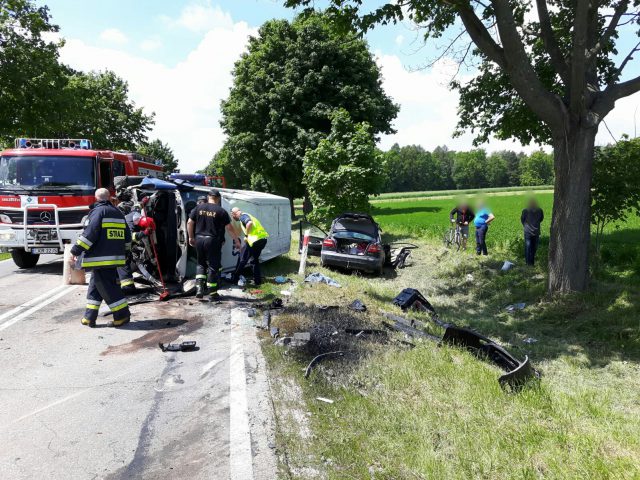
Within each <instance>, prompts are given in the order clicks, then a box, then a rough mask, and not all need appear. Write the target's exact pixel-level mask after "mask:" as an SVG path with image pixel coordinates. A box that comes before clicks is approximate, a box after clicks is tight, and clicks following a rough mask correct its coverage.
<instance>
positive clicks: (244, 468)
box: [229, 310, 253, 480]
mask: <svg viewBox="0 0 640 480" xmlns="http://www.w3.org/2000/svg"><path fill="white" fill-rule="evenodd" d="M244 323H245V314H244V313H242V312H241V311H239V310H233V311H232V312H231V325H232V328H231V332H230V341H231V353H230V358H229V448H230V451H229V477H230V478H232V479H233V480H252V479H253V456H252V454H251V431H250V429H249V408H248V404H247V403H248V402H247V377H246V372H245V368H244V346H243V343H242V342H243V340H242V332H243V328H242V325H243V324H244Z"/></svg>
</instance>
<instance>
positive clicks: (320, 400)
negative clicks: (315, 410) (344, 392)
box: [316, 397, 333, 403]
mask: <svg viewBox="0 0 640 480" xmlns="http://www.w3.org/2000/svg"><path fill="white" fill-rule="evenodd" d="M316 400H318V401H319V402H324V403H333V400H331V399H330V398H325V397H316Z"/></svg>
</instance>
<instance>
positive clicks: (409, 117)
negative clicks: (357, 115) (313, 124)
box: [377, 53, 640, 152]
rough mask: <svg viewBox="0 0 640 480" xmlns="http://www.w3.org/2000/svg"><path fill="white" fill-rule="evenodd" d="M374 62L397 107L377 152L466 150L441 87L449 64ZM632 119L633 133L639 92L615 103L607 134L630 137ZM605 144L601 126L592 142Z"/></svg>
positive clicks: (451, 97)
mask: <svg viewBox="0 0 640 480" xmlns="http://www.w3.org/2000/svg"><path fill="white" fill-rule="evenodd" d="M377 61H378V65H379V66H380V67H381V69H382V75H383V77H384V88H385V90H386V92H387V93H388V94H389V95H390V96H391V97H392V98H393V99H394V101H395V102H396V103H398V104H399V105H400V113H399V114H398V117H397V118H396V120H395V122H394V126H395V129H396V130H397V133H395V134H393V135H384V136H383V137H382V139H381V147H382V148H385V149H386V148H389V147H391V145H393V144H394V143H398V144H400V145H410V144H418V145H422V146H423V147H424V148H426V149H428V150H432V149H434V148H435V147H437V146H438V145H447V146H448V147H449V148H451V149H453V150H467V149H470V148H472V141H473V135H472V134H471V133H465V134H464V135H462V136H461V137H457V138H452V134H453V132H454V130H455V127H456V124H457V122H458V94H457V93H456V92H454V91H451V90H449V88H448V86H447V85H448V83H449V81H450V80H451V78H452V75H453V73H454V72H455V68H456V66H455V64H453V63H452V62H451V61H446V60H445V61H443V62H440V63H438V64H437V65H436V66H434V67H433V68H432V69H430V70H424V71H414V72H410V71H408V70H407V69H406V68H405V67H404V66H403V65H402V62H401V61H400V59H399V58H398V57H397V56H394V55H380V54H379V53H378V60H377ZM634 117H635V118H636V119H637V122H638V123H637V133H640V92H639V93H636V94H635V95H633V96H631V97H628V98H625V99H622V100H619V101H618V102H617V104H616V108H615V109H614V110H613V111H612V112H611V113H610V114H609V116H607V117H606V119H605V121H606V123H607V125H608V126H609V129H610V130H611V131H612V133H613V136H614V137H615V138H616V139H619V138H620V137H621V135H622V134H624V133H626V134H628V135H630V136H632V137H633V136H634V130H635V129H634ZM611 142H613V139H612V137H611V135H610V134H609V132H608V131H607V129H606V127H605V125H601V126H600V129H599V132H598V136H597V138H596V143H597V144H598V145H604V144H607V143H611ZM481 147H482V148H484V149H486V150H487V151H495V150H502V149H511V150H516V151H519V150H523V151H526V152H530V151H532V150H537V149H538V148H540V147H539V146H538V145H536V144H532V145H527V146H522V145H521V144H520V143H519V142H516V141H511V140H507V141H504V140H496V139H491V140H490V141H489V143H487V144H484V145H482V146H481ZM545 149H547V148H545Z"/></svg>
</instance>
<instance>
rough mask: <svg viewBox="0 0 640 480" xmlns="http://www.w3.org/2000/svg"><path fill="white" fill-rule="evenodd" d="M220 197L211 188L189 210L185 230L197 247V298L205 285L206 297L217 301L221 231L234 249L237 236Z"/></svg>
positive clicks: (236, 243) (201, 295)
mask: <svg viewBox="0 0 640 480" xmlns="http://www.w3.org/2000/svg"><path fill="white" fill-rule="evenodd" d="M221 199H222V197H221V196H220V192H219V191H218V190H215V189H213V190H211V191H210V192H209V194H208V196H207V203H202V204H200V205H198V206H196V208H194V209H193V210H191V213H189V221H188V222H187V231H188V233H189V245H191V246H192V247H196V253H197V255H198V266H197V269H196V297H197V298H202V297H204V293H205V281H206V287H207V289H208V290H209V298H210V299H211V300H217V299H218V298H220V295H219V294H218V284H219V282H220V279H219V276H220V269H221V266H222V244H223V243H224V232H225V230H227V231H228V232H229V234H230V235H231V237H232V238H233V242H234V244H235V245H236V247H237V248H240V239H239V238H238V235H237V234H236V232H235V230H234V229H233V227H232V226H231V218H230V217H229V214H228V213H227V211H226V210H225V209H224V208H222V207H221V206H220V202H221Z"/></svg>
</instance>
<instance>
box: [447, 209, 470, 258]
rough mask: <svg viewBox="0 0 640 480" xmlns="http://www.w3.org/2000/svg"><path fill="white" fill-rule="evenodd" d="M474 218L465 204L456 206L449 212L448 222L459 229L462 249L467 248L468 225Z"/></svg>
mask: <svg viewBox="0 0 640 480" xmlns="http://www.w3.org/2000/svg"><path fill="white" fill-rule="evenodd" d="M474 218H476V215H475V214H474V213H473V210H471V208H470V207H469V205H467V204H466V203H464V202H463V203H460V204H459V205H456V206H455V207H454V208H453V209H452V210H451V211H450V212H449V220H451V223H456V224H457V225H458V226H459V227H460V236H461V237H462V248H463V249H466V248H467V239H468V238H469V224H470V223H471V222H472V221H473V219H474Z"/></svg>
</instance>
